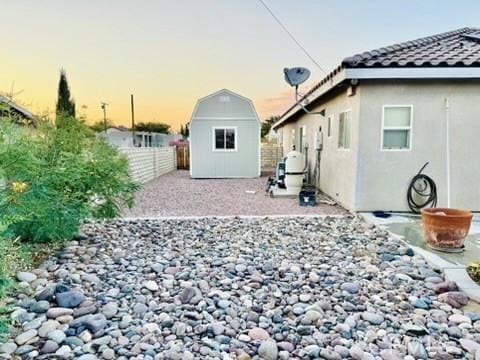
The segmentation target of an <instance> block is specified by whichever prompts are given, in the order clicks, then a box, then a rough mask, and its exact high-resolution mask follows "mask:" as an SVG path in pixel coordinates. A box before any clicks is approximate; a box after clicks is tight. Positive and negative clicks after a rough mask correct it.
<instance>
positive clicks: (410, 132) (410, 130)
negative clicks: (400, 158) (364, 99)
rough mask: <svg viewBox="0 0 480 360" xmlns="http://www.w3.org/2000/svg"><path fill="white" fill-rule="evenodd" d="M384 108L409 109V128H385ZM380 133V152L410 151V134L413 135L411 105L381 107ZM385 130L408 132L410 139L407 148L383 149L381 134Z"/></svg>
mask: <svg viewBox="0 0 480 360" xmlns="http://www.w3.org/2000/svg"><path fill="white" fill-rule="evenodd" d="M386 108H410V126H391V127H387V128H385V109H386ZM381 128H382V129H381V132H380V151H387V152H391V151H412V139H413V137H412V133H413V105H411V104H410V105H383V106H382V126H381ZM385 130H409V134H410V139H409V141H408V148H403V149H385V148H384V147H383V134H384V131H385Z"/></svg>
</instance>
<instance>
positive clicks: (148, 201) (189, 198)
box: [124, 170, 346, 217]
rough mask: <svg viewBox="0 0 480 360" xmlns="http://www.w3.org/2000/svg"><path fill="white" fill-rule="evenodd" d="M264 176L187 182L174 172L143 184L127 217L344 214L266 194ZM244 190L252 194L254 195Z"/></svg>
mask: <svg viewBox="0 0 480 360" xmlns="http://www.w3.org/2000/svg"><path fill="white" fill-rule="evenodd" d="M267 178H268V176H267V177H265V176H263V177H261V178H258V179H190V176H189V173H188V171H185V170H180V171H173V172H171V173H168V174H166V175H163V176H160V177H159V178H157V179H155V180H153V181H150V182H149V183H147V184H145V185H144V186H143V187H142V189H141V190H140V191H139V192H138V194H137V196H136V201H135V207H134V208H133V209H130V210H125V212H124V215H125V216H126V217H158V216H161V217H163V216H205V215H212V216H213V215H216V216H225V215H305V214H313V215H319V214H345V213H346V211H345V210H344V209H343V208H341V207H340V206H332V205H328V204H324V203H321V201H324V200H327V201H328V199H327V198H326V197H325V196H322V195H320V196H319V198H318V200H319V202H318V205H317V206H315V207H302V206H299V205H298V200H297V199H285V198H275V199H272V198H270V197H269V196H267V195H266V194H265V187H266V184H267ZM246 191H255V192H256V193H255V194H251V193H247V192H246Z"/></svg>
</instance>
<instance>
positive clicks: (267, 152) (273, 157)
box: [261, 143, 283, 169]
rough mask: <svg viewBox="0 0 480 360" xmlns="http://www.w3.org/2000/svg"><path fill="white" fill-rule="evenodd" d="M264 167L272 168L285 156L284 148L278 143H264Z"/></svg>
mask: <svg viewBox="0 0 480 360" xmlns="http://www.w3.org/2000/svg"><path fill="white" fill-rule="evenodd" d="M261 150H262V157H261V158H262V169H271V168H275V167H276V166H277V163H278V162H279V161H280V160H281V159H282V157H283V148H282V147H281V146H279V145H276V144H270V143H262V149H261Z"/></svg>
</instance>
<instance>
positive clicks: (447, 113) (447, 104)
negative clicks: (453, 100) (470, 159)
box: [445, 97, 451, 208]
mask: <svg viewBox="0 0 480 360" xmlns="http://www.w3.org/2000/svg"><path fill="white" fill-rule="evenodd" d="M445 120H446V121H445V123H446V151H447V153H446V155H447V156H446V162H447V164H446V167H447V207H448V208H449V207H450V205H451V203H450V104H449V101H448V97H447V98H445Z"/></svg>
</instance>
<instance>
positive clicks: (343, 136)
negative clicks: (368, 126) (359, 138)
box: [338, 111, 352, 149]
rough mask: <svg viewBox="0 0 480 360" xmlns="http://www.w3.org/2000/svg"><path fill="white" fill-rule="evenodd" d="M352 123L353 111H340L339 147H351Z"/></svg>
mask: <svg viewBox="0 0 480 360" xmlns="http://www.w3.org/2000/svg"><path fill="white" fill-rule="evenodd" d="M351 125H352V112H351V111H345V112H342V113H340V117H339V118H338V148H339V149H350V128H351Z"/></svg>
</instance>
